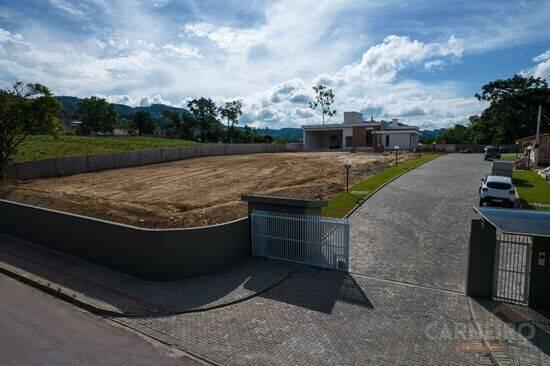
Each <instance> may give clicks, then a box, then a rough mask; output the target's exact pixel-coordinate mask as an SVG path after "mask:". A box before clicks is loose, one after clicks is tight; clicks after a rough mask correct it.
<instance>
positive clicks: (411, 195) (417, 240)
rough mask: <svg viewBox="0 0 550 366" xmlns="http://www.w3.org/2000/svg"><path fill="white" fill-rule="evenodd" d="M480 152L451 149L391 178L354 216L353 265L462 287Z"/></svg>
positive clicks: (482, 167) (381, 274) (361, 270)
mask: <svg viewBox="0 0 550 366" xmlns="http://www.w3.org/2000/svg"><path fill="white" fill-rule="evenodd" d="M489 171H490V165H489V163H487V162H484V161H483V158H482V156H481V155H479V154H450V155H445V156H442V157H440V158H438V159H435V160H433V161H431V162H429V163H427V164H425V165H423V166H421V167H419V168H416V169H414V170H412V171H411V172H409V173H407V174H405V175H403V176H401V177H400V178H398V179H397V180H395V181H393V182H391V183H390V184H388V185H387V186H386V187H384V188H383V189H381V190H380V191H378V192H377V193H376V194H374V195H373V196H372V197H371V198H370V199H369V200H368V201H367V202H365V204H364V205H363V206H362V207H360V208H359V209H358V210H357V211H355V212H354V213H353V215H351V217H350V222H351V233H350V240H351V246H350V253H351V254H350V255H351V259H350V270H351V272H353V273H358V274H364V275H367V276H372V277H376V278H383V279H391V280H395V281H401V282H407V283H414V284H419V285H424V286H429V287H434V288H440V289H446V290H453V291H460V292H463V291H464V289H465V279H466V265H467V253H468V241H469V233H470V220H471V218H472V217H474V213H473V211H472V206H473V205H475V204H476V203H477V199H478V188H479V186H480V179H481V178H482V177H483V176H485V175H486V174H488V173H489Z"/></svg>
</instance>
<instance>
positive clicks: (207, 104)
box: [187, 97, 218, 141]
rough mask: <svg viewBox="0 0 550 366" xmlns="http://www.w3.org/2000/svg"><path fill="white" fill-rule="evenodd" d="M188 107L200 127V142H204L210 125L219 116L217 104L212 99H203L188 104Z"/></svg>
mask: <svg viewBox="0 0 550 366" xmlns="http://www.w3.org/2000/svg"><path fill="white" fill-rule="evenodd" d="M187 107H188V108H189V110H190V111H191V113H193V114H194V115H195V119H196V121H197V124H198V125H199V131H200V140H201V141H203V140H204V137H205V132H206V130H208V128H209V127H210V124H212V123H215V122H216V117H217V115H218V109H217V108H216V103H214V101H213V100H212V99H210V98H204V97H201V98H199V99H193V100H190V101H189V102H187Z"/></svg>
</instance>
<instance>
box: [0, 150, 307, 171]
mask: <svg viewBox="0 0 550 366" xmlns="http://www.w3.org/2000/svg"><path fill="white" fill-rule="evenodd" d="M289 145H299V144H227V145H225V144H217V145H202V146H190V147H170V148H162V149H149V150H139V151H123V152H116V153H107V154H95V155H86V156H69V157H63V158H57V159H44V160H35V161H27V162H23V163H16V164H11V165H8V166H7V167H6V169H5V171H4V176H5V177H7V178H10V179H36V178H46V177H56V176H64V175H71V174H79V173H86V172H97V171H101V170H109V169H118V168H128V167H132V166H139V165H147V164H156V163H163V162H168V161H175V160H184V159H191V158H196V157H200V156H219V155H241V154H256V153H272V152H284V151H288V150H289ZM290 150H291V151H295V150H294V148H291V149H290ZM296 151H299V150H296Z"/></svg>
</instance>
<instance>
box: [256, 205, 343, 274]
mask: <svg viewBox="0 0 550 366" xmlns="http://www.w3.org/2000/svg"><path fill="white" fill-rule="evenodd" d="M251 229H252V254H253V255H256V256H259V257H267V258H273V259H280V260H285V261H290V262H297V263H302V264H307V265H311V266H315V267H321V268H328V269H335V270H339V271H345V272H347V271H348V270H349V222H348V220H347V219H340V218H334V217H323V216H313V215H301V214H291V213H281V212H271V211H260V210H253V211H252V215H251Z"/></svg>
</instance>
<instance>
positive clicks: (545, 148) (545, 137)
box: [516, 133, 550, 165]
mask: <svg viewBox="0 0 550 366" xmlns="http://www.w3.org/2000/svg"><path fill="white" fill-rule="evenodd" d="M535 138H536V136H528V137H524V138H522V139H519V140H516V143H517V144H518V150H519V152H525V149H527V147H528V146H532V147H534V146H535ZM538 151H539V159H538V160H539V161H538V163H539V164H542V165H548V164H550V133H543V134H541V135H540V144H539V149H538ZM530 159H531V161H533V162H534V160H535V151H534V150H531V156H530Z"/></svg>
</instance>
